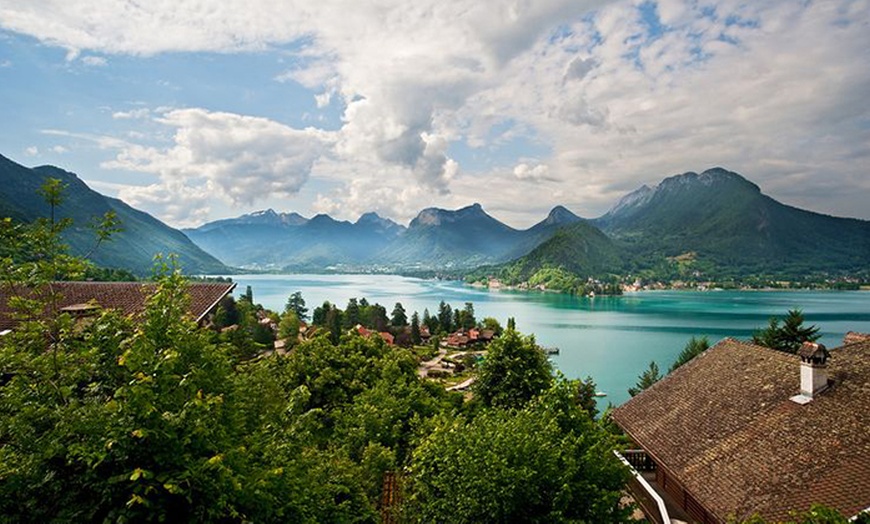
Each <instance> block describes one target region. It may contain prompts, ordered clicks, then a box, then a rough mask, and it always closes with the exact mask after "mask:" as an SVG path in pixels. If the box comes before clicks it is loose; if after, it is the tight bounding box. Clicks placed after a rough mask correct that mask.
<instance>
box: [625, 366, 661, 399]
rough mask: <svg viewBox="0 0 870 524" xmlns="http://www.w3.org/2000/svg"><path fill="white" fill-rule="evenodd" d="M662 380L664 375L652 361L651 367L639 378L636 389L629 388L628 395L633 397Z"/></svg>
mask: <svg viewBox="0 0 870 524" xmlns="http://www.w3.org/2000/svg"><path fill="white" fill-rule="evenodd" d="M661 378H662V375H661V373H659V365H658V364H656V363H655V361H654V360H652V361H650V363H649V367H648V368H647V369H646V370H645V371H644V372H643V373H641V374H640V376H639V377H638V379H637V384H635V385H634V387H631V388H628V394H629V395H631V396H632V397H633V396H635V395H637V394H638V393H640V392H641V391H643V390H645V389H646V388H648V387H650V386H652V385H653V384H655V383H656V382H658V381H659V380H661Z"/></svg>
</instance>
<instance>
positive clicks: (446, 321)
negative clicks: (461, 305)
mask: <svg viewBox="0 0 870 524" xmlns="http://www.w3.org/2000/svg"><path fill="white" fill-rule="evenodd" d="M438 329H439V332H440V333H450V332H452V331H453V308H451V307H450V304H447V303H446V302H444V301H443V300H442V301H441V303H440V304H438Z"/></svg>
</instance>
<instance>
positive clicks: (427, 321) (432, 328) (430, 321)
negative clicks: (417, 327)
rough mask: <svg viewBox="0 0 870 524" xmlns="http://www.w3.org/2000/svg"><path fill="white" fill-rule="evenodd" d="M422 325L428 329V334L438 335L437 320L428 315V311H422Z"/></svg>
mask: <svg viewBox="0 0 870 524" xmlns="http://www.w3.org/2000/svg"><path fill="white" fill-rule="evenodd" d="M423 325H424V326H426V327H427V328H429V334H430V335H434V334H436V333H438V318H437V317H433V316H432V315H430V314H429V309H428V308H427V309H423Z"/></svg>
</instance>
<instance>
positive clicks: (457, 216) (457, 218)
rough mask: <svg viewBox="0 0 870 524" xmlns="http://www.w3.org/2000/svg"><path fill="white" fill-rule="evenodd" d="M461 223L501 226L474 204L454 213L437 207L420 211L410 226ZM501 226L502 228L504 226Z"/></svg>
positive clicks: (481, 207) (479, 206) (478, 205)
mask: <svg viewBox="0 0 870 524" xmlns="http://www.w3.org/2000/svg"><path fill="white" fill-rule="evenodd" d="M462 221H492V222H497V223H498V224H501V222H499V221H498V220H496V219H495V218H493V217H491V216H490V215H488V214H487V213H486V211H484V210H483V206H481V205H480V204H478V203H474V204H471V205H470V206H465V207H463V208H459V209H457V210H455V211H454V210H448V209H441V208H437V207H429V208H426V209H424V210H423V211H420V213H419V214H418V215H417V217H416V218H415V219H414V220H412V221H411V224H410V226H411V227H419V226H440V225H444V224H452V223H456V222H462ZM501 225H502V226H504V224H501ZM504 227H507V226H504Z"/></svg>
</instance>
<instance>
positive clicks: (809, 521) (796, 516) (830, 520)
mask: <svg viewBox="0 0 870 524" xmlns="http://www.w3.org/2000/svg"><path fill="white" fill-rule="evenodd" d="M729 522H732V521H729ZM849 522H850V521H849V519H848V518H846V517H844V516H843V515H842V514H841V513H840V512H839V511H837V510H835V509H833V508H830V507H827V506H823V505H820V504H813V505H812V506H810V509H808V510H807V511H793V512H792V513H791V516H790V517H789V520H788V524H849ZM851 522H854V523H855V524H870V512H866V511H864V512H862V513H860V514H858V515H857V517H856V518H855V520H853V521H851ZM740 524H768V521H766V520H764V519H763V518H762V517H760V516H759V515H753V516H752V517H750V518H749V519H747V520H742V521H740ZM771 524H772V523H771Z"/></svg>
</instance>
